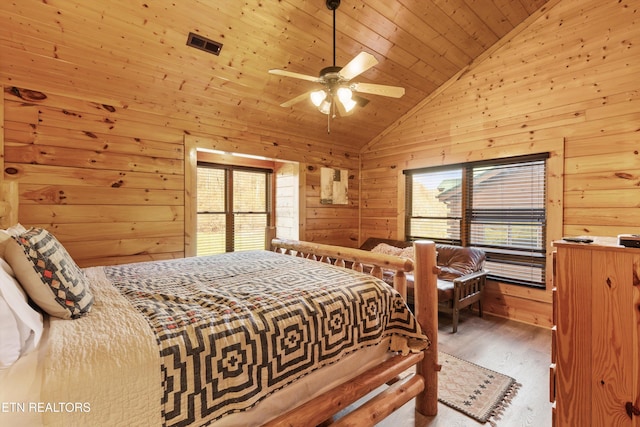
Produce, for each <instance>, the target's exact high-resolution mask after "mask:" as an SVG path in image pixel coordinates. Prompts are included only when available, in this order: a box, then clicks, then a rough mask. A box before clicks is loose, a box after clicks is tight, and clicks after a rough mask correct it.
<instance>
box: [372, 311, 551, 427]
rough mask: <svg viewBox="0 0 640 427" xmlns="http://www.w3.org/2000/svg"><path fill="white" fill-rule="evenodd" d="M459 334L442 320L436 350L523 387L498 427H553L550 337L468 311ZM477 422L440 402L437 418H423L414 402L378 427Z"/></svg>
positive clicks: (452, 426) (453, 426)
mask: <svg viewBox="0 0 640 427" xmlns="http://www.w3.org/2000/svg"><path fill="white" fill-rule="evenodd" d="M460 317H461V320H460V325H459V327H458V332H457V333H456V334H452V333H451V320H450V317H447V316H445V315H441V316H440V319H439V323H440V326H439V329H438V330H439V338H440V339H439V343H438V350H440V351H443V352H446V353H449V354H452V355H454V356H457V357H459V358H462V359H465V360H468V361H470V362H473V363H476V364H478V365H481V366H484V367H486V368H489V369H493V370H495V371H498V372H501V373H503V374H506V375H509V376H511V377H513V378H515V379H516V380H517V381H518V382H519V383H521V384H522V386H521V387H520V389H519V390H518V393H517V394H516V396H515V398H514V399H513V401H512V402H511V404H510V405H509V406H508V407H507V409H506V410H505V411H504V413H503V415H502V417H501V419H499V420H496V425H497V426H498V427H529V426H531V427H547V426H551V403H549V363H550V358H551V356H550V354H551V332H550V330H549V329H546V328H541V327H536V326H531V325H526V324H523V323H519V322H515V321H511V320H506V319H502V318H499V317H494V316H490V315H486V314H485V316H484V318H480V317H478V316H477V314H475V313H472V312H470V311H467V310H465V311H464V312H463V313H461V316H460ZM483 425H484V426H489V423H486V424H482V423H479V422H477V421H475V420H473V419H471V418H469V417H467V416H465V415H463V414H461V413H460V412H458V411H456V410H454V409H451V408H449V407H448V406H445V405H443V404H441V403H439V404H438V415H436V416H435V417H423V416H422V415H420V414H417V413H416V412H415V404H414V403H413V401H411V402H409V403H407V404H406V405H404V406H403V407H402V408H401V409H400V410H398V411H396V413H394V414H393V415H391V416H389V417H388V418H386V419H385V420H383V421H382V422H381V423H379V424H378V426H380V427H400V426H415V427H478V426H483Z"/></svg>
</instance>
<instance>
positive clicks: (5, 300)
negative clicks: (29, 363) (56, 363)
mask: <svg viewBox="0 0 640 427" xmlns="http://www.w3.org/2000/svg"><path fill="white" fill-rule="evenodd" d="M43 327H44V326H43V322H42V315H41V314H40V313H38V312H37V311H35V310H34V309H33V308H31V306H29V304H28V303H27V296H26V294H25V293H24V291H23V290H22V289H21V288H20V285H19V284H18V282H17V280H16V279H15V278H14V277H12V276H11V275H9V273H7V272H6V271H5V270H4V269H0V369H1V368H6V367H8V366H10V365H11V364H12V363H13V362H15V361H16V360H18V358H19V357H20V356H22V355H25V354H27V353H29V352H30V351H32V350H33V349H35V348H36V347H37V346H38V343H39V342H40V338H41V337H42V330H43Z"/></svg>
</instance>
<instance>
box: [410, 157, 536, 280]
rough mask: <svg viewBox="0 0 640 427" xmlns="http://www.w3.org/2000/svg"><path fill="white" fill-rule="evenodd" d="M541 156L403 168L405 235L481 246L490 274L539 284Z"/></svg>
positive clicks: (497, 278)
mask: <svg viewBox="0 0 640 427" xmlns="http://www.w3.org/2000/svg"><path fill="white" fill-rule="evenodd" d="M546 158H547V156H546V155H540V156H529V157H524V158H517V159H506V160H501V161H493V162H482V163H473V164H464V165H456V166H455V167H450V168H448V169H445V170H443V169H442V168H438V169H435V168H434V169H421V170H413V171H405V174H406V179H407V185H406V188H407V197H406V202H407V210H406V211H407V217H406V234H407V238H408V239H411V240H415V239H420V238H425V239H430V240H434V241H436V242H440V243H451V244H456V245H462V246H473V247H478V248H481V249H483V250H484V251H485V253H486V254H487V262H486V268H487V269H488V270H490V274H489V276H490V277H491V278H493V279H495V280H499V281H502V282H507V283H514V284H521V285H525V286H532V287H544V286H545V247H546V242H545V234H546V233H545V231H546V184H545V183H546Z"/></svg>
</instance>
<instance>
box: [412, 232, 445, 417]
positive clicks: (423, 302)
mask: <svg viewBox="0 0 640 427" xmlns="http://www.w3.org/2000/svg"><path fill="white" fill-rule="evenodd" d="M413 247H414V251H415V259H416V263H415V266H414V279H415V284H414V307H415V308H414V310H415V315H416V319H417V320H418V323H420V327H421V328H422V331H423V332H424V333H425V334H426V335H427V336H428V337H429V339H430V340H431V346H429V348H428V349H427V350H425V355H424V359H422V361H421V362H420V363H418V365H417V372H418V374H420V375H422V376H423V377H424V380H425V387H424V391H423V392H422V393H420V394H419V395H418V396H417V397H416V410H417V411H418V412H419V413H421V414H422V415H426V416H433V415H436V414H437V413H438V372H439V371H440V368H441V366H440V365H439V364H438V287H437V284H438V282H437V275H436V274H437V273H436V269H437V265H436V244H435V243H434V242H432V241H426V240H423V241H417V242H414V244H413Z"/></svg>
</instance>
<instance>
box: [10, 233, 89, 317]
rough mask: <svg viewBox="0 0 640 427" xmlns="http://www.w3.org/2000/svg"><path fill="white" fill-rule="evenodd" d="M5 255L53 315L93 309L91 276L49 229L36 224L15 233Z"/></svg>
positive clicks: (78, 313)
mask: <svg viewBox="0 0 640 427" xmlns="http://www.w3.org/2000/svg"><path fill="white" fill-rule="evenodd" d="M5 259H6V260H7V262H8V263H9V265H11V268H13V271H14V272H15V274H16V277H17V278H18V280H19V281H20V283H21V284H22V287H23V288H24V289H25V290H26V291H27V294H29V296H30V297H31V299H32V300H33V301H34V302H35V303H36V304H38V306H39V307H40V308H42V309H43V310H44V311H46V312H47V313H49V314H50V315H52V316H56V317H60V318H62V319H76V318H78V317H81V316H83V315H85V314H87V313H88V312H89V311H90V310H91V306H92V305H93V294H92V293H91V291H90V289H89V284H88V282H87V278H86V277H85V275H84V273H83V272H82V270H81V269H80V267H78V265H77V264H76V263H75V262H74V261H73V259H72V258H71V256H70V255H69V254H68V253H67V251H66V249H65V248H64V247H63V246H62V245H61V244H60V242H58V240H57V239H56V238H55V237H54V236H53V235H52V234H51V233H49V232H48V231H47V230H44V229H42V228H32V229H30V230H28V231H27V232H25V233H22V234H20V235H19V236H18V237H14V238H13V241H12V242H9V244H8V245H7V248H6V250H5Z"/></svg>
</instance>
